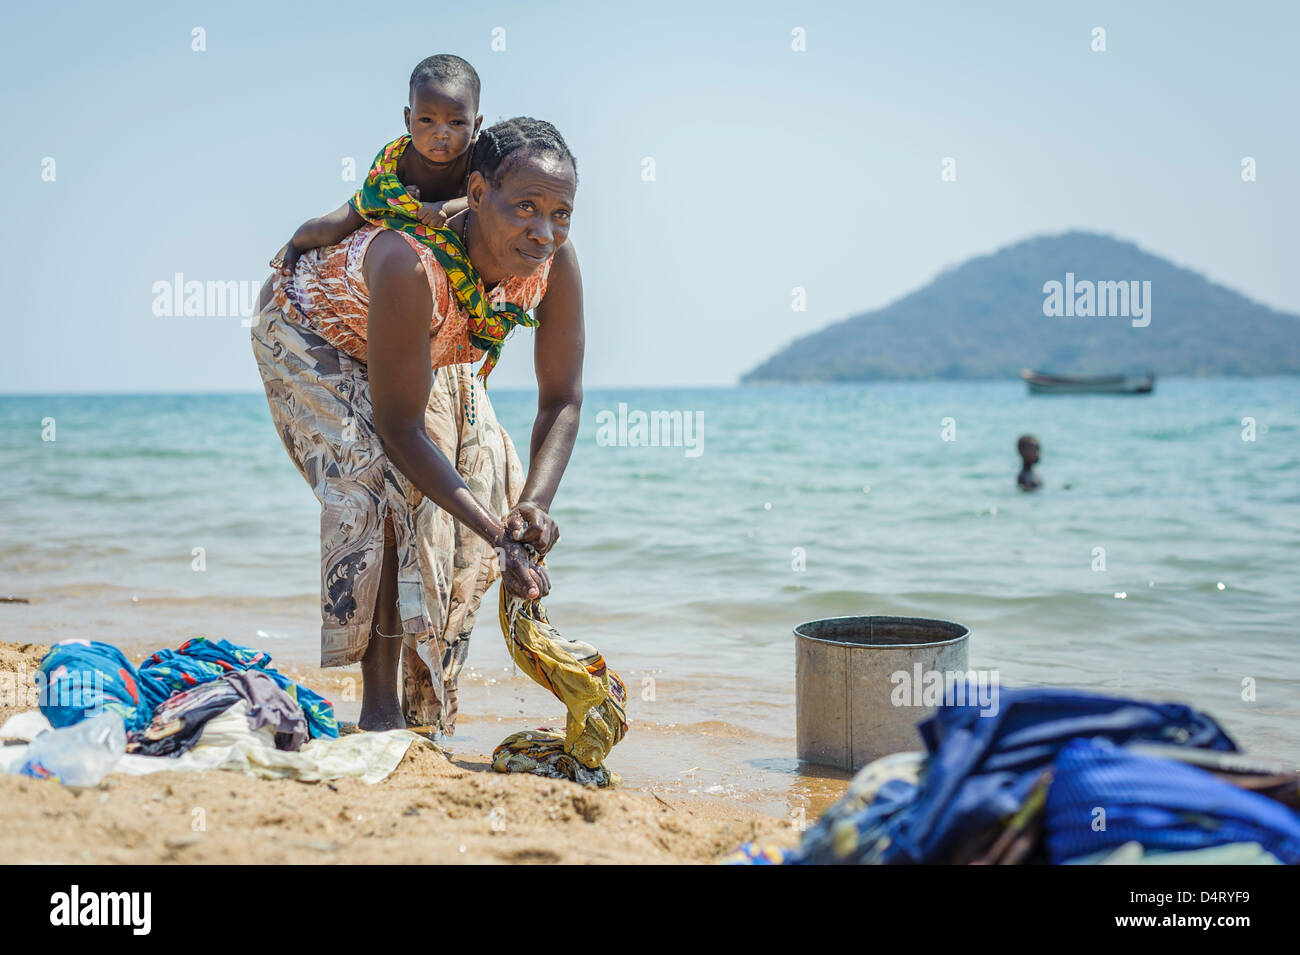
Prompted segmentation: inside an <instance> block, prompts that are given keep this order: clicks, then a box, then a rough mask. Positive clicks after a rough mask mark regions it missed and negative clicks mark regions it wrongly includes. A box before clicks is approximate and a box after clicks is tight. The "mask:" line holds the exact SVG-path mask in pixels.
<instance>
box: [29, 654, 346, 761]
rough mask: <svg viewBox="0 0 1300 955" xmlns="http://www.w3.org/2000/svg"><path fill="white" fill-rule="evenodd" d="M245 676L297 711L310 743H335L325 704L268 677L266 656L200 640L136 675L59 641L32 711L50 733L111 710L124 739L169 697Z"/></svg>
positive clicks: (111, 657) (334, 723)
mask: <svg viewBox="0 0 1300 955" xmlns="http://www.w3.org/2000/svg"><path fill="white" fill-rule="evenodd" d="M246 670H252V671H257V672H261V673H264V674H265V675H266V676H267V677H269V678H271V679H272V680H273V681H274V682H275V684H276V686H278V687H279V688H280V689H281V690H283V691H284V692H285V693H286V694H287V695H288V696H289V697H290V699H292V700H293V702H294V703H296V704H297V706H298V707H300V708H301V709H302V713H303V716H304V717H305V719H306V723H307V729H308V732H309V733H310V734H311V736H312V737H314V738H315V737H329V738H333V737H337V736H338V735H339V725H338V720H336V719H335V718H334V707H333V706H332V705H331V704H330V702H329V700H326V699H325V698H324V697H322V696H321V695H320V694H319V693H316V692H314V691H313V690H309V689H308V688H307V687H305V686H302V685H300V684H298V683H294V682H293V681H292V680H290V679H289V678H288V677H286V676H284V675H283V674H282V673H280V672H279V671H278V670H276V669H275V668H274V667H273V666H271V656H270V654H268V653H264V652H262V651H259V650H251V649H249V648H248V647H242V646H239V645H238V644H234V643H231V642H230V641H228V640H220V641H216V642H214V641H211V640H208V639H206V638H204V637H194V638H193V639H191V640H187V641H186V642H185V643H184V644H182V645H181V646H180V647H179V648H178V649H176V650H160V651H158V652H157V653H155V654H154V655H153V656H151V657H150V658H149V659H148V660H146V661H145V662H144V663H143V664H141V666H140V668H139V670H137V669H136V668H135V667H134V666H132V665H131V661H129V660H128V659H127V658H126V657H125V656H124V655H123V654H122V651H121V650H119V649H117V647H114V646H112V645H111V644H107V643H99V642H97V641H94V640H63V641H60V642H59V643H56V644H55V645H54V646H53V647H51V648H50V652H49V653H47V654H46V655H45V656H44V658H42V660H41V664H40V667H39V668H38V674H39V675H38V679H43V680H44V682H45V686H44V688H43V692H42V694H41V703H40V710H41V712H42V713H43V714H45V717H46V719H48V720H49V721H50V725H51V726H53V727H55V728H56V729H57V728H60V727H64V726H71V725H72V724H74V723H79V722H81V721H82V720H83V719H85V718H86V716H87V715H88V714H93V713H95V712H98V711H99V710H100V709H101V708H102V709H108V710H112V711H113V712H115V713H117V714H118V715H119V716H121V717H122V721H123V722H124V723H125V724H126V730H127V735H128V737H131V736H132V735H139V734H140V733H141V732H142V731H143V730H144V729H145V728H146V727H148V726H149V723H150V721H151V720H152V719H153V715H154V711H155V710H156V709H157V708H158V707H159V706H161V705H162V704H163V703H165V702H166V701H167V700H169V699H170V698H171V697H172V696H173V695H175V694H177V693H181V692H184V691H185V690H189V689H192V688H194V687H197V686H200V685H201V684H204V683H209V682H211V681H213V680H217V679H220V678H221V677H223V676H225V675H226V674H227V673H237V672H242V671H246Z"/></svg>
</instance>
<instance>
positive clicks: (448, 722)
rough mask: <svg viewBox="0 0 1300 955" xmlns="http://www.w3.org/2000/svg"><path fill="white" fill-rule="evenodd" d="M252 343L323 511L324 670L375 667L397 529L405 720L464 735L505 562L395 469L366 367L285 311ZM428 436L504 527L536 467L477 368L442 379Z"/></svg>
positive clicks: (437, 376)
mask: <svg viewBox="0 0 1300 955" xmlns="http://www.w3.org/2000/svg"><path fill="white" fill-rule="evenodd" d="M252 344H253V353H254V355H255V356H256V358H257V366H258V371H259V372H260V373H261V376H262V382H263V384H264V385H265V387H266V399H267V402H268V403H269V405H270V409H271V419H272V421H273V422H274V423H275V428H276V431H277V432H279V435H280V440H281V441H282V442H283V443H284V448H285V450H286V451H288V452H289V457H290V458H291V459H292V460H293V463H294V464H295V465H296V466H297V468H298V471H299V473H300V474H302V476H303V478H305V479H306V481H307V483H308V485H310V486H311V489H312V491H313V492H314V493H315V495H316V499H317V500H318V501H319V502H320V505H321V521H320V533H321V538H320V555H321V616H322V620H321V666H327V667H329V666H344V665H347V664H350V663H354V662H356V661H358V660H360V659H361V657H362V656H363V655H364V654H365V651H366V647H367V645H368V643H369V641H370V636H371V623H372V619H373V616H374V609H375V601H376V597H377V595H378V592H379V580H380V572H381V570H382V562H383V551H384V539H385V538H384V530H385V523H386V518H387V517H391V518H392V530H393V534H394V536H395V537H396V547H397V604H398V613H397V616H398V618H399V619H400V620H401V631H402V632H401V634H399V635H393V636H394V637H400V638H401V639H402V640H403V647H402V706H403V710H404V713H405V716H406V719H407V721H408V723H411V724H418V725H421V726H431V727H433V728H435V729H436V730H438V731H439V732H443V733H453V732H454V731H455V726H456V713H457V698H456V682H457V679H458V677H459V675H460V671H461V668H462V667H463V666H464V664H465V658H466V656H467V654H468V652H469V636H470V631H471V630H472V629H473V627H474V620H475V617H476V616H477V614H478V610H479V606H480V604H481V603H482V600H483V594H484V592H485V591H486V590H487V588H488V587H489V586H490V585H491V584H492V583H493V581H495V580H496V579H497V578H498V577H499V576H500V569H499V568H498V566H497V557H496V553H495V552H494V551H493V550H492V548H491V547H490V546H489V545H488V544H487V542H486V541H484V540H482V538H480V537H479V536H478V535H477V534H475V533H473V532H472V531H470V530H469V529H468V528H466V527H464V526H463V525H462V524H460V522H458V521H456V520H454V519H453V518H452V517H451V515H449V514H448V513H447V512H446V511H444V510H443V509H442V508H440V507H438V506H437V505H436V504H435V503H434V502H433V501H432V500H429V499H428V498H425V497H424V495H423V494H422V493H421V492H420V491H419V490H418V489H417V488H415V487H414V486H413V485H412V484H411V482H410V481H409V480H407V478H406V476H405V475H404V474H402V472H401V471H399V470H398V469H397V467H396V466H395V465H393V464H392V463H391V462H390V461H389V460H388V457H387V456H386V455H385V454H384V449H383V445H382V443H381V442H380V440H379V437H378V435H377V434H376V432H375V425H374V413H373V410H372V408H371V404H370V384H369V378H368V373H367V368H366V365H365V364H364V363H362V362H360V361H358V360H356V359H355V358H352V357H351V356H349V355H348V354H346V353H344V352H341V351H339V350H338V349H337V348H335V347H334V346H333V345H331V344H330V343H329V342H328V341H326V340H325V339H324V338H322V337H321V336H320V335H318V334H316V333H315V332H314V331H312V330H311V329H310V328H309V327H306V326H305V325H303V324H302V323H300V322H299V321H298V320H297V319H296V318H295V317H294V316H293V315H291V314H289V313H286V312H284V311H282V310H281V309H280V308H278V307H277V306H276V304H275V302H274V300H272V301H271V302H270V304H268V305H266V306H265V307H264V308H262V309H261V310H260V311H259V312H258V314H257V316H256V318H255V319H254V321H253V324H252ZM425 427H426V429H427V430H428V433H429V437H430V439H432V441H433V443H434V444H435V445H437V447H438V448H439V449H440V450H441V451H442V453H443V454H445V455H446V456H447V459H448V460H449V461H451V462H453V463H454V464H455V465H456V469H457V470H458V471H459V472H460V475H461V477H462V479H464V481H465V483H466V484H467V485H468V486H469V489H470V491H472V492H473V494H474V496H475V497H477V498H478V499H479V500H480V501H482V502H483V504H484V505H485V506H486V507H487V508H488V509H489V510H491V511H492V512H493V513H495V514H496V515H497V516H498V517H501V518H504V517H505V516H506V514H508V513H509V511H510V509H511V508H512V507H514V506H515V504H517V503H518V501H519V496H520V493H521V492H522V490H523V484H524V474H523V467H522V465H521V464H520V461H519V457H518V455H517V454H516V452H515V447H514V444H513V443H512V442H511V440H510V436H509V435H508V434H507V433H506V431H505V429H504V428H502V427H501V425H500V423H499V422H498V421H497V418H496V414H495V413H494V412H493V410H492V404H491V402H490V401H489V399H488V396H487V393H486V391H485V390H484V388H483V386H482V384H481V383H480V382H479V381H478V379H477V378H476V376H475V375H474V367H473V365H471V364H468V363H466V364H460V365H447V366H444V367H442V368H437V369H435V370H434V372H433V387H432V388H431V390H430V393H429V401H428V406H427V407H426V409H425ZM381 639H382V638H381Z"/></svg>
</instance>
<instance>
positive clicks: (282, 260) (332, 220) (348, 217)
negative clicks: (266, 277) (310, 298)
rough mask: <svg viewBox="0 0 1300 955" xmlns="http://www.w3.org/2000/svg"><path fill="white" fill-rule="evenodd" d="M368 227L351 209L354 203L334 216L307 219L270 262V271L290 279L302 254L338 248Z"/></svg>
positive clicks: (333, 213)
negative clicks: (276, 270) (277, 270)
mask: <svg viewBox="0 0 1300 955" xmlns="http://www.w3.org/2000/svg"><path fill="white" fill-rule="evenodd" d="M365 224H366V220H365V219H364V218H362V216H361V213H359V212H357V210H356V209H354V208H352V201H351V200H348V201H347V202H345V203H343V205H341V206H339V207H338V208H337V209H335V210H334V211H333V212H327V213H326V214H325V215H323V216H317V217H316V218H315V219H308V220H307V221H306V222H304V223H303V224H302V225H300V226H298V229H297V231H296V232H294V234H293V238H291V239H290V240H289V243H288V244H287V245H286V246H285V247H284V248H283V249H281V250H280V251H279V252H278V253H277V254H276V256H275V258H273V259H272V260H271V268H273V269H279V270H280V272H281V273H283V274H284V275H291V274H292V273H293V265H294V263H295V262H297V261H298V256H300V255H302V253H304V252H310V251H311V250H312V249H320V248H324V247H325V246H327V245H337V244H338V243H340V242H342V241H343V240H344V239H346V238H347V237H348V236H350V235H351V234H352V233H353V232H356V231H357V230H358V229H360V228H361V227H362V226H363V225H365Z"/></svg>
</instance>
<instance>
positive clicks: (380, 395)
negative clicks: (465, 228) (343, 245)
mask: <svg viewBox="0 0 1300 955" xmlns="http://www.w3.org/2000/svg"><path fill="white" fill-rule="evenodd" d="M362 275H363V276H364V278H365V281H366V286H367V287H368V288H369V289H370V311H369V315H368V317H367V320H366V323H367V325H366V328H367V331H366V349H367V367H368V370H369V379H370V399H371V403H372V406H373V409H374V415H375V430H376V431H377V432H378V434H379V440H380V441H381V442H382V443H383V446H384V453H385V454H387V455H388V458H389V460H390V461H392V462H393V464H394V465H395V466H396V467H397V469H398V470H400V471H401V472H402V473H403V474H404V475H406V477H407V478H408V479H409V480H410V482H411V483H412V484H414V485H415V486H416V487H417V488H419V489H420V490H421V491H423V492H424V494H425V495H426V496H428V497H429V498H430V499H431V500H432V501H433V502H434V503H435V504H437V505H438V506H439V507H441V508H442V509H443V510H445V511H447V512H448V513H449V514H450V515H451V516H452V517H453V518H455V519H456V520H458V521H460V522H461V523H462V524H464V525H465V526H466V527H468V528H469V529H470V530H472V531H473V532H474V533H475V534H477V535H478V536H479V537H481V538H483V539H484V540H485V541H487V542H488V543H490V544H491V545H492V546H493V547H494V548H497V549H498V550H499V551H500V552H501V556H502V560H501V573H502V577H503V580H504V583H505V585H506V588H507V589H508V590H509V591H511V592H512V593H516V594H518V595H520V596H523V597H527V598H528V599H530V600H532V599H536V598H538V597H543V596H545V595H546V593H547V591H548V590H549V586H548V581H547V579H546V575H545V573H544V572H542V571H540V570H539V569H538V568H537V567H536V566H535V565H534V564H533V563H532V562H531V561H530V560H528V558H527V556H526V555H525V554H524V551H523V548H522V547H521V546H520V545H519V544H517V543H515V542H513V541H510V540H509V539H508V538H507V536H506V532H505V527H504V525H503V524H502V522H501V521H499V520H498V519H497V518H496V516H495V515H494V514H493V513H492V512H491V511H489V510H488V509H487V508H486V507H485V506H484V505H483V503H482V502H481V501H479V500H478V498H476V497H475V496H474V494H473V492H472V491H470V489H469V488H468V487H467V486H466V485H465V482H464V480H462V479H461V476H460V474H459V473H458V472H457V471H456V468H455V466H454V465H453V464H452V462H450V461H448V460H447V457H446V455H444V454H443V453H442V451H441V450H440V449H439V448H438V446H437V445H435V444H434V443H433V441H432V439H430V437H429V433H428V432H427V431H426V430H425V423H424V413H425V408H426V407H427V405H428V402H429V389H430V388H431V386H432V382H433V374H432V370H431V369H430V366H429V319H430V316H431V315H432V314H433V299H432V296H431V295H430V292H429V282H428V279H427V278H426V277H425V272H424V268H423V266H421V264H420V259H419V257H418V256H417V255H416V254H415V251H414V250H413V249H412V248H411V247H410V246H409V245H407V244H406V242H405V241H404V240H403V239H402V238H401V236H399V235H397V234H396V233H391V232H384V233H382V234H380V235H379V236H377V237H376V238H375V240H374V242H373V243H372V244H371V246H370V249H369V251H368V252H367V254H366V258H365V261H364V262H363V263H362Z"/></svg>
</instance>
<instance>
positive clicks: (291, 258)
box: [271, 239, 302, 275]
mask: <svg viewBox="0 0 1300 955" xmlns="http://www.w3.org/2000/svg"><path fill="white" fill-rule="evenodd" d="M300 255H302V253H301V252H299V251H298V250H297V249H296V248H295V247H294V244H293V240H292V239H290V240H289V241H288V242H286V243H285V244H284V248H282V249H281V250H280V251H279V252H277V253H275V257H274V258H273V259H271V268H273V269H275V270H276V271H278V272H279V273H280V274H281V275H293V267H294V265H295V264H296V263H297V261H298V257H299V256H300Z"/></svg>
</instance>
